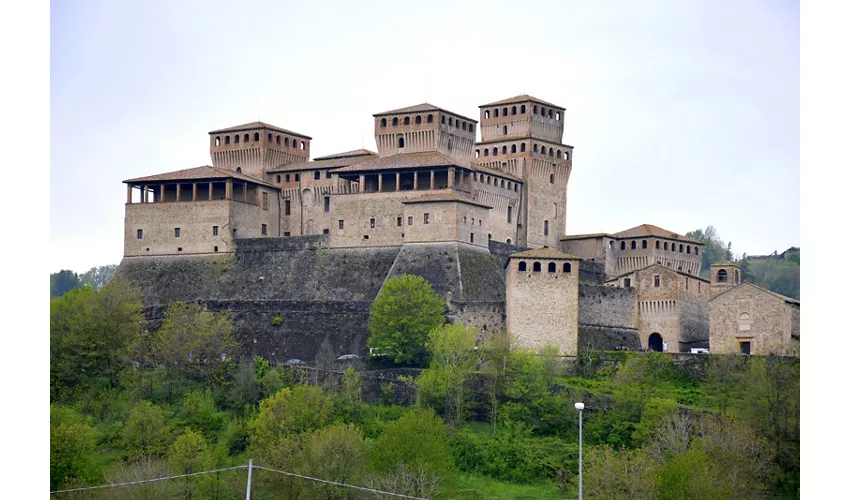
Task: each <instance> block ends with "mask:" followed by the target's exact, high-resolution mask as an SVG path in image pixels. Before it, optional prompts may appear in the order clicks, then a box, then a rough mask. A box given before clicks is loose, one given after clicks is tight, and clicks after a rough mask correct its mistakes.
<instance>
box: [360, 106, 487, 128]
mask: <svg viewBox="0 0 850 500" xmlns="http://www.w3.org/2000/svg"><path fill="white" fill-rule="evenodd" d="M428 111H442V112H443V113H448V114H450V115H454V116H457V117H458V118H463V119H464V120H466V121H470V122H473V123H478V120H473V119H472V118H469V117H466V116H463V115H460V114H458V113H455V112H453V111H449V110H447V109H443V108H439V107H437V106H434V105H433V104H428V103H427V102H423V103H422V104H417V105H415V106H408V107H406V108H399V109H394V110H392V111H384V112H382V113H375V114H374V115H372V116H375V117H378V116H384V115H402V114H406V113H425V112H428Z"/></svg>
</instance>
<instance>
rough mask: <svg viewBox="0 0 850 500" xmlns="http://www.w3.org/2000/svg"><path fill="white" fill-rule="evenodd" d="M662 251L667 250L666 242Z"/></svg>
mask: <svg viewBox="0 0 850 500" xmlns="http://www.w3.org/2000/svg"><path fill="white" fill-rule="evenodd" d="M664 250H667V242H666V241H665V242H664Z"/></svg>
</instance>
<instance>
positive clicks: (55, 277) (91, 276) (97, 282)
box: [50, 264, 118, 297]
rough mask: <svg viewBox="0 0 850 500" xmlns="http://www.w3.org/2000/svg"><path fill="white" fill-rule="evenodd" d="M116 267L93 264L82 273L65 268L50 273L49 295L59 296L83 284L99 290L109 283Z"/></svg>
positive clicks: (114, 265) (113, 265)
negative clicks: (93, 265)
mask: <svg viewBox="0 0 850 500" xmlns="http://www.w3.org/2000/svg"><path fill="white" fill-rule="evenodd" d="M117 269H118V265H117V264H110V265H106V266H95V267H93V268H91V269H89V270H88V271H86V272H85V273H83V274H77V273H75V272H74V271H69V270H67V269H63V270H61V271H59V272H58V273H53V274H51V275H50V296H51V297H61V296H62V295H65V294H66V293H68V292H70V291H71V290H74V289H75V288H81V287H85V286H90V287H92V288H94V289H95V290H100V289H101V288H103V287H104V286H106V284H107V283H109V280H111V279H112V277H113V276H114V275H115V271H116V270H117Z"/></svg>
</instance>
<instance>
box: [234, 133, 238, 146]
mask: <svg viewBox="0 0 850 500" xmlns="http://www.w3.org/2000/svg"><path fill="white" fill-rule="evenodd" d="M233 143H234V144H239V134H236V135H234V136H233Z"/></svg>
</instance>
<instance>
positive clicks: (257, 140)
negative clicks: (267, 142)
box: [254, 132, 260, 142]
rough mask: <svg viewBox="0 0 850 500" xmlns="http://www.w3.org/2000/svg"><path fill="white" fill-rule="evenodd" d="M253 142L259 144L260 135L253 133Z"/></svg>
mask: <svg viewBox="0 0 850 500" xmlns="http://www.w3.org/2000/svg"><path fill="white" fill-rule="evenodd" d="M254 142H260V133H259V132H254Z"/></svg>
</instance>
